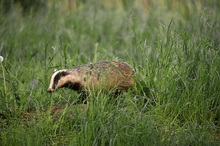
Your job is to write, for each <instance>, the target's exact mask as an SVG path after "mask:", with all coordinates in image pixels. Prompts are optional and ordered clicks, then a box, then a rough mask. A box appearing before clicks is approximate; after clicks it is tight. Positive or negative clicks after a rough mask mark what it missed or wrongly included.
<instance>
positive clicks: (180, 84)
mask: <svg viewBox="0 0 220 146" xmlns="http://www.w3.org/2000/svg"><path fill="white" fill-rule="evenodd" d="M76 4H77V5H74V7H72V8H71V9H67V8H65V9H63V8H62V4H60V3H59V2H58V1H56V2H54V3H52V2H50V4H48V6H47V8H46V9H43V10H39V11H37V12H35V11H32V10H29V11H28V12H22V10H21V8H19V6H18V8H17V7H16V8H14V9H13V10H11V11H9V12H3V11H1V14H0V56H2V57H3V58H4V60H3V61H2V62H1V63H0V65H1V67H0V145H2V146H14V145H35V146H38V145H39V146H41V145H83V146H84V145H85V146H91V145H101V146H103V145H115V146H121V145H137V146H141V145H156V146H158V145H212V146H215V145H216V146H217V145H220V3H219V2H218V1H217V0H216V1H215V0H213V1H209V2H207V1H205V0H197V1H194V2H192V1H186V2H182V1H179V2H176V1H174V0H167V1H163V0H158V1H155V2H153V1H150V0H135V1H131V0H128V1H126V0H118V1H114V0H109V1H108V0H103V1H96V0H91V1H83V2H81V1H76ZM2 7H3V6H1V8H2ZM117 59H119V60H123V61H126V62H128V63H129V64H131V65H132V66H133V67H134V68H135V71H136V72H135V78H136V85H135V88H134V90H133V91H129V92H125V93H123V94H120V95H119V96H118V97H117V98H115V97H112V94H111V91H109V93H104V92H102V91H100V92H97V93H93V92H90V93H89V96H88V97H87V101H88V102H87V104H86V105H85V104H83V103H81V102H80V94H78V93H76V92H74V91H71V90H69V89H60V90H57V92H55V93H53V94H49V93H48V92H47V88H48V86H49V82H50V77H51V75H52V73H53V71H54V69H63V68H72V67H73V66H77V65H81V64H87V63H90V62H92V63H94V62H97V61H102V60H117Z"/></svg>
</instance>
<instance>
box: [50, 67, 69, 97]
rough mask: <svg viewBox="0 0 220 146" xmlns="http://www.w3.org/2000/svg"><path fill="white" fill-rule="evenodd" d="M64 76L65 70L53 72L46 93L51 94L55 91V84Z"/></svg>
mask: <svg viewBox="0 0 220 146" xmlns="http://www.w3.org/2000/svg"><path fill="white" fill-rule="evenodd" d="M65 74H66V69H64V70H58V71H55V72H54V73H53V75H52V77H51V79H50V85H49V88H48V89H47V91H48V92H50V93H51V92H53V91H54V90H55V89H57V84H58V82H59V80H60V78H62V77H63V76H65Z"/></svg>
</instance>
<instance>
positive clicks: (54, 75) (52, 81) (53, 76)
mask: <svg viewBox="0 0 220 146" xmlns="http://www.w3.org/2000/svg"><path fill="white" fill-rule="evenodd" d="M66 70H67V69H63V70H58V71H55V72H54V73H53V75H52V77H51V79H50V85H49V88H48V89H51V90H54V89H53V84H54V78H55V77H56V75H57V74H58V73H60V72H63V71H66Z"/></svg>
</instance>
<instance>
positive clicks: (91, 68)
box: [48, 61, 135, 93]
mask: <svg viewBox="0 0 220 146" xmlns="http://www.w3.org/2000/svg"><path fill="white" fill-rule="evenodd" d="M134 84H135V79H134V69H133V68H132V67H131V66H130V65H129V64H127V63H126V62H122V61H101V62H97V63H94V64H92V63H90V64H85V65H81V66H76V67H73V68H72V69H62V70H58V71H55V72H54V73H53V75H52V77H51V80H50V85H49V88H48V92H50V93H51V92H54V91H55V90H57V89H59V88H69V89H72V90H75V91H78V92H81V91H84V92H86V91H87V90H90V91H97V90H104V91H111V90H114V91H115V92H117V93H118V92H120V93H121V91H128V90H129V89H132V88H133V87H134Z"/></svg>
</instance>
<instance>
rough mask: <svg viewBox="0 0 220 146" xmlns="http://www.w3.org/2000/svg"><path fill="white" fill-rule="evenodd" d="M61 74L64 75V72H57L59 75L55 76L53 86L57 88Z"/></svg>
mask: <svg viewBox="0 0 220 146" xmlns="http://www.w3.org/2000/svg"><path fill="white" fill-rule="evenodd" d="M61 76H62V74H61V73H60V72H59V73H57V75H56V76H55V77H54V80H53V87H52V88H53V89H55V87H56V85H57V83H58V81H59V79H60V78H61Z"/></svg>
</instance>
